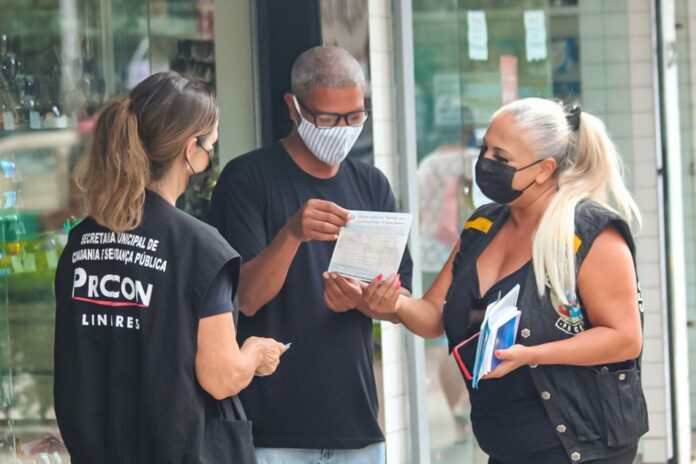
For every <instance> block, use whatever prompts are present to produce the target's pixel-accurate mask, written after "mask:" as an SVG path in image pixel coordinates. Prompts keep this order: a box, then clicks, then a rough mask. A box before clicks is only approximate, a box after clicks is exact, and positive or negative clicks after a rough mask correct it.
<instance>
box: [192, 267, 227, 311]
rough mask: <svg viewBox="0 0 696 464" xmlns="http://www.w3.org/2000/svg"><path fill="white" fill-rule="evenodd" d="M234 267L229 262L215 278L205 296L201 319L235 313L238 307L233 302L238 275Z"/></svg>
mask: <svg viewBox="0 0 696 464" xmlns="http://www.w3.org/2000/svg"><path fill="white" fill-rule="evenodd" d="M233 267H234V266H231V265H230V264H229V263H228V264H227V265H225V267H223V268H222V269H221V270H220V272H219V273H218V275H217V276H215V278H214V279H213V282H212V283H211V284H210V288H209V289H208V293H207V294H206V296H205V301H204V303H203V307H202V308H200V316H199V318H200V319H202V318H204V317H209V316H215V315H217V314H222V313H230V312H231V313H232V315H233V316H234V315H235V313H236V308H235V305H234V303H233V302H234V297H235V288H234V287H235V286H234V282H235V281H236V276H235V275H234V273H235V271H234V269H233Z"/></svg>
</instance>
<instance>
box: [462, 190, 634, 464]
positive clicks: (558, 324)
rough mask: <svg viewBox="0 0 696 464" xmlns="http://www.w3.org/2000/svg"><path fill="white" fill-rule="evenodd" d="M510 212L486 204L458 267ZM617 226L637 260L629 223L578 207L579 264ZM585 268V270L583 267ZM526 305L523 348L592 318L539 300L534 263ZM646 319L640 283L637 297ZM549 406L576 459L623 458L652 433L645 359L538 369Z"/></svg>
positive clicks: (469, 229)
mask: <svg viewBox="0 0 696 464" xmlns="http://www.w3.org/2000/svg"><path fill="white" fill-rule="evenodd" d="M508 216H509V209H508V207H507V206H504V205H498V204H489V205H485V206H482V207H481V208H479V209H478V210H476V212H474V214H473V215H472V216H471V217H470V218H469V220H468V221H467V222H466V224H465V226H464V231H463V232H462V234H461V246H460V249H459V252H458V254H457V255H456V257H455V260H456V261H457V265H458V266H471V265H474V264H475V263H476V261H477V259H478V257H479V256H480V255H481V253H482V252H483V250H484V249H485V248H486V246H487V245H488V244H489V243H490V242H491V241H492V240H493V237H494V236H495V234H496V233H497V232H498V230H500V227H501V226H502V225H503V224H504V223H505V221H506V220H507V218H508ZM609 225H611V226H613V227H615V228H616V229H617V230H618V232H619V233H620V234H621V236H622V237H623V238H624V240H625V241H626V243H627V244H628V246H629V248H630V250H631V254H632V255H633V261H634V265H635V251H636V250H635V244H634V242H633V237H632V235H631V231H630V228H629V226H628V224H626V222H625V221H624V220H623V219H622V218H621V217H620V216H618V215H617V214H615V213H613V212H611V211H609V210H608V209H606V208H604V207H602V206H600V205H598V204H596V203H594V202H591V201H584V202H582V203H581V204H580V205H578V207H577V209H576V212H575V252H576V269H577V270H579V269H580V266H582V263H583V261H584V259H585V257H586V256H587V254H588V252H589V250H590V248H591V246H592V243H593V242H594V240H595V239H596V238H597V236H598V235H599V234H600V233H601V232H602V231H603V230H604V229H605V228H606V227H607V226H609ZM576 272H577V271H576ZM524 285H525V288H524V292H523V296H522V299H521V301H520V302H519V304H518V307H519V308H520V309H521V311H522V315H521V319H520V326H519V327H520V331H519V334H520V335H521V337H518V340H517V342H518V343H520V344H522V345H527V346H532V345H540V344H542V343H548V342H553V341H558V340H563V339H567V338H570V337H572V336H574V335H576V334H578V333H580V332H582V331H584V330H586V329H589V328H590V327H591V326H590V323H589V320H588V319H587V317H586V316H585V314H584V309H582V302H580V309H578V308H577V307H575V308H573V307H571V308H568V307H563V306H562V305H560V304H559V303H558V302H555V301H553V302H552V298H551V296H550V295H549V294H550V292H546V293H545V295H544V297H543V298H540V297H539V294H538V291H537V287H536V278H535V274H534V268H533V267H532V268H530V272H529V273H528V275H527V279H526V282H525V284H524ZM636 299H637V300H638V306H639V308H640V312H641V326H642V321H643V303H642V299H641V296H640V286H638V294H637V295H636ZM530 367H532V369H530V373H531V376H532V380H533V381H534V384H535V386H536V389H537V391H538V392H539V396H540V398H541V399H542V404H543V405H544V408H545V409H546V412H547V414H548V416H549V419H550V420H551V423H552V424H553V426H554V429H555V430H556V434H557V435H558V437H559V439H560V440H561V442H562V443H563V446H564V447H565V449H566V451H567V453H568V457H569V459H570V460H571V461H572V462H584V461H591V460H595V459H601V458H610V457H612V456H616V455H620V454H621V453H623V452H625V451H627V450H628V449H630V448H631V447H632V446H634V445H635V444H636V443H637V442H638V439H639V438H640V437H641V436H642V435H643V434H645V433H646V432H647V431H648V413H647V407H646V403H645V397H644V395H643V390H642V387H641V381H640V357H638V358H637V359H635V360H630V361H626V362H622V363H616V364H610V365H602V366H593V367H580V366H568V365H548V366H530Z"/></svg>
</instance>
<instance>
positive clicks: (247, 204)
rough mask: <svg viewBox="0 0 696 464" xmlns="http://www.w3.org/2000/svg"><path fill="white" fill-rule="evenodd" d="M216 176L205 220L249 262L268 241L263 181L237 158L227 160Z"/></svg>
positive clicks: (246, 164)
mask: <svg viewBox="0 0 696 464" xmlns="http://www.w3.org/2000/svg"><path fill="white" fill-rule="evenodd" d="M220 178H221V179H220V181H219V182H218V184H217V185H216V186H215V189H214V190H213V195H212V197H211V200H210V214H209V216H208V222H209V223H210V225H212V226H213V227H216V228H217V229H218V231H220V234H221V235H222V236H223V237H224V238H225V239H226V240H227V241H228V242H229V243H234V247H235V250H237V252H238V253H239V254H240V255H241V256H242V261H243V262H246V261H250V260H252V259H254V258H255V257H256V256H257V255H258V254H259V253H261V252H262V251H263V249H264V248H266V246H268V243H269V238H268V237H267V235H266V227H264V213H265V208H264V204H265V197H266V195H265V188H264V185H265V184H264V181H263V179H260V178H258V173H257V172H256V170H254V169H251V166H249V165H248V163H245V162H243V160H240V159H234V160H232V161H230V163H229V164H228V165H227V166H226V167H225V170H224V172H223V174H222V175H221V176H220ZM271 239H272V237H271Z"/></svg>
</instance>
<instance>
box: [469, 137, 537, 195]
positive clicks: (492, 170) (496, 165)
mask: <svg viewBox="0 0 696 464" xmlns="http://www.w3.org/2000/svg"><path fill="white" fill-rule="evenodd" d="M485 154H486V147H484V148H482V149H481V154H480V155H479V158H478V161H477V162H476V185H478V186H479V188H480V189H481V192H482V193H483V194H484V195H486V196H487V197H488V198H490V199H491V200H493V201H494V202H496V203H500V204H507V203H510V202H511V201H514V200H516V199H518V198H519V197H520V195H522V193H524V191H525V190H527V189H528V188H529V187H531V186H532V184H533V183H534V181H532V182H530V183H529V185H527V186H526V187H525V188H523V189H522V190H515V189H513V188H512V178H513V177H515V173H516V172H519V171H522V170H524V169H527V168H530V167H532V166H534V165H535V164H539V163H541V162H542V161H543V160H537V161H535V162H533V163H532V164H529V165H527V166H525V167H523V168H519V169H515V168H513V167H512V166H508V165H507V164H505V163H503V162H502V161H496V160H493V159H490V158H485V157H484V155H485Z"/></svg>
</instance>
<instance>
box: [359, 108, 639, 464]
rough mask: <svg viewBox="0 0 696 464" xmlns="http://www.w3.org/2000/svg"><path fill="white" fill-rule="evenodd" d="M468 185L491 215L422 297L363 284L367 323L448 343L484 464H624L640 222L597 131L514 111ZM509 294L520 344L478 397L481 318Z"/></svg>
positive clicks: (554, 113)
mask: <svg viewBox="0 0 696 464" xmlns="http://www.w3.org/2000/svg"><path fill="white" fill-rule="evenodd" d="M476 183H477V184H478V186H479V187H480V189H481V191H482V192H483V193H484V194H485V195H486V196H487V197H488V198H490V199H491V200H493V201H494V203H491V204H488V205H485V206H483V207H481V208H479V209H478V210H477V211H476V212H475V213H474V214H473V216H472V217H471V218H470V219H469V220H468V221H467V223H466V224H465V226H464V230H463V232H462V234H461V238H460V241H459V243H458V244H457V245H456V247H455V249H454V250H453V252H452V255H451V256H450V259H449V260H448V262H447V263H446V264H445V266H444V267H443V269H442V271H441V272H440V274H439V276H438V278H437V279H436V281H435V282H434V283H433V285H432V287H431V288H430V289H429V290H428V292H426V294H425V296H424V297H423V298H422V299H411V298H408V297H406V296H404V295H401V296H398V299H396V298H391V295H394V294H395V292H394V291H393V289H392V288H389V286H388V285H386V284H382V285H380V286H378V285H375V284H372V285H371V287H372V288H371V289H369V290H368V291H367V293H368V294H371V298H370V301H371V303H372V304H373V309H374V310H375V311H380V312H384V313H394V314H395V315H396V316H397V317H398V319H399V320H400V321H401V322H402V323H403V324H404V325H406V327H408V328H409V329H410V330H411V331H413V332H415V333H416V334H419V335H421V336H423V337H428V338H434V337H437V336H439V335H441V334H442V333H443V332H444V333H446V334H447V336H448V338H449V345H450V350H456V351H457V354H458V355H459V357H460V358H461V363H459V365H460V368H461V369H462V373H463V374H464V376H465V381H466V385H467V387H468V389H469V393H470V399H471V423H472V426H473V431H474V434H475V435H476V438H477V440H478V442H479V445H480V446H481V448H482V449H483V450H484V451H485V452H486V453H487V454H489V455H490V460H489V463H494V464H499V463H506V464H507V463H514V464H525V463H534V464H540V463H544V464H547V463H548V464H560V463H572V462H588V463H590V462H591V463H613V464H622V463H627V464H628V463H632V462H633V459H634V457H635V455H636V448H637V443H638V440H639V438H640V436H641V435H643V434H644V433H645V432H646V431H647V429H648V423H647V412H646V406H645V399H644V396H643V391H642V388H641V383H640V355H641V350H642V343H643V334H642V303H641V299H640V290H639V287H638V280H637V277H636V264H635V246H634V242H633V231H634V230H638V229H639V227H640V214H639V212H638V208H637V206H636V203H635V202H634V201H633V199H632V198H631V195H630V194H629V192H628V190H627V189H626V186H625V184H624V182H623V178H622V171H621V159H620V156H619V154H618V152H617V150H616V148H615V147H614V144H613V143H612V142H611V140H610V139H609V136H608V134H607V131H606V129H605V127H604V124H603V123H602V121H600V120H599V119H598V118H596V117H595V116H592V115H591V114H588V113H586V112H583V111H582V110H581V109H580V108H579V107H563V106H562V105H560V104H558V103H555V102H552V101H548V100H543V99H538V98H527V99H523V100H519V101H515V102H513V103H510V104H508V105H506V106H504V107H502V108H501V109H500V110H498V111H497V112H496V113H495V114H494V116H493V119H492V121H491V124H490V126H489V127H488V131H487V132H486V135H485V137H484V146H483V147H482V149H481V154H480V156H479V160H478V162H477V166H476ZM517 284H519V286H520V293H519V296H518V300H517V306H518V309H519V310H520V311H521V318H520V323H519V330H518V333H517V342H516V343H517V344H516V345H514V346H512V347H511V348H509V349H506V350H497V351H496V352H495V356H496V357H497V358H498V359H499V360H501V363H500V364H499V365H498V367H497V368H495V369H494V370H493V371H492V372H490V373H489V374H488V375H486V376H485V377H483V379H482V380H481V382H480V383H478V387H477V388H474V387H473V386H472V383H471V381H470V378H469V376H468V374H469V373H470V372H472V371H473V367H474V357H475V352H476V342H477V339H476V338H475V337H476V334H477V332H478V331H479V328H480V325H481V321H482V319H483V314H484V311H485V309H486V307H487V306H488V304H490V303H491V302H493V301H495V300H496V299H497V298H498V297H499V295H501V294H502V295H504V294H506V293H507V292H509V291H510V290H511V289H512V288H514V287H515V285H517ZM472 337H473V338H472ZM470 339H471V340H473V341H472V342H466V340H470Z"/></svg>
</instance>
